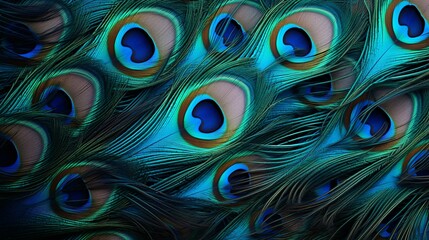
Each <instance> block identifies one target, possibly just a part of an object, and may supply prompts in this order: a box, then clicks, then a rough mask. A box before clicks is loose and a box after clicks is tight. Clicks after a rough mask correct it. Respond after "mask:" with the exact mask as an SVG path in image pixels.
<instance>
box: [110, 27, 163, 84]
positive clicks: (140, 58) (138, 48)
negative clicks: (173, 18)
mask: <svg viewBox="0 0 429 240" xmlns="http://www.w3.org/2000/svg"><path fill="white" fill-rule="evenodd" d="M152 34H154V33H152V32H151V31H149V29H148V28H145V27H144V26H141V25H140V24H139V23H137V22H130V23H126V24H125V25H123V26H122V27H121V28H120V30H119V31H118V32H117V33H116V35H115V36H114V39H115V40H114V43H113V50H112V51H113V53H114V55H112V56H111V58H112V60H113V62H114V63H115V64H117V63H120V65H117V67H119V69H120V70H121V71H129V70H130V71H134V70H137V71H145V70H149V69H151V68H154V67H155V66H156V65H157V63H159V60H160V50H159V49H158V45H157V41H158V42H159V41H160V40H159V39H158V40H157V39H154V37H153V36H152ZM166 37H167V36H166ZM109 51H111V50H109ZM142 74H143V73H142ZM142 76H146V75H145V74H143V75H142Z"/></svg>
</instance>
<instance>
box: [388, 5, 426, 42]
mask: <svg viewBox="0 0 429 240" xmlns="http://www.w3.org/2000/svg"><path fill="white" fill-rule="evenodd" d="M428 19H429V9H428V7H427V1H425V0H409V1H403V0H394V1H392V3H391V4H390V5H389V7H388V9H387V12H386V27H387V31H388V32H389V35H390V37H391V38H392V40H393V41H394V42H395V43H396V44H397V45H399V46H401V47H404V48H407V49H411V50H419V49H422V48H425V47H428V46H429V20H428Z"/></svg>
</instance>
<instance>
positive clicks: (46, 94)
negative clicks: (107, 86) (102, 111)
mask: <svg viewBox="0 0 429 240" xmlns="http://www.w3.org/2000/svg"><path fill="white" fill-rule="evenodd" d="M97 81H98V80H97V79H96V77H95V76H93V75H92V74H90V73H89V72H85V71H80V70H70V71H69V72H65V73H62V74H59V75H58V76H56V77H53V78H50V79H48V80H46V81H44V82H42V83H41V84H40V85H39V86H38V87H37V89H36V91H35V92H34V95H33V100H32V103H33V105H36V104H37V105H41V110H44V111H47V112H50V113H55V114H61V115H64V116H66V117H67V118H66V120H65V124H72V126H76V124H80V123H82V122H84V121H85V119H86V118H87V117H88V116H89V115H90V114H91V113H93V112H94V108H95V107H96V106H95V105H96V103H97V102H98V99H99V96H98V95H99V91H100V90H99V89H100V86H99V83H98V82H97Z"/></svg>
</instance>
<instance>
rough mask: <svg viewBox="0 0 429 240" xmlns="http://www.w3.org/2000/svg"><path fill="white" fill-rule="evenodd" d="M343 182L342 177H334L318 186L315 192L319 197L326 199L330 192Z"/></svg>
mask: <svg viewBox="0 0 429 240" xmlns="http://www.w3.org/2000/svg"><path fill="white" fill-rule="evenodd" d="M340 183H341V180H340V179H332V180H331V181H329V182H327V183H325V184H323V185H321V186H319V187H317V188H316V189H315V190H314V193H315V194H316V196H317V197H318V199H324V198H325V197H326V196H328V194H329V193H330V192H331V191H332V190H333V189H334V188H336V187H337V186H338V185H339V184H340Z"/></svg>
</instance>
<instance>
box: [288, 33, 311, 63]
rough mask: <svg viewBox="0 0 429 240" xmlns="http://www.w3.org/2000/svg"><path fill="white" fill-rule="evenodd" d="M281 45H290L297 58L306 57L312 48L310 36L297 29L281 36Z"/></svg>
mask: <svg viewBox="0 0 429 240" xmlns="http://www.w3.org/2000/svg"><path fill="white" fill-rule="evenodd" d="M283 44H284V45H290V46H291V47H292V48H293V52H294V55H295V56H297V57H305V56H307V55H308V54H309V53H310V51H311V48H312V42H311V38H310V36H308V34H307V33H306V32H305V31H304V30H303V29H301V28H297V27H292V28H289V29H288V30H286V32H285V33H284V35H283Z"/></svg>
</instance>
